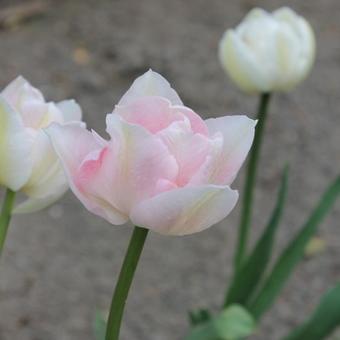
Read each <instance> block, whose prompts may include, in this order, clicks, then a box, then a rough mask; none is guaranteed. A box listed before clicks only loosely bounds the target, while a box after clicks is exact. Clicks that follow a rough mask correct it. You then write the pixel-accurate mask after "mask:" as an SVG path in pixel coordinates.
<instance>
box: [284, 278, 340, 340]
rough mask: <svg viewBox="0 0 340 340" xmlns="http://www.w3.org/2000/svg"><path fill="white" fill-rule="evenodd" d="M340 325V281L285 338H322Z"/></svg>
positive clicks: (286, 339)
mask: <svg viewBox="0 0 340 340" xmlns="http://www.w3.org/2000/svg"><path fill="white" fill-rule="evenodd" d="M338 325H340V283H338V284H337V285H336V286H335V287H333V288H332V289H330V290H329V291H328V292H327V293H326V294H324V296H323V297H322V298H321V301H320V303H319V305H318V307H317V308H316V309H315V311H314V312H313V314H312V315H311V316H310V317H309V319H308V320H307V321H305V322H304V323H303V324H302V325H301V326H299V327H298V328H297V329H295V330H294V331H293V332H292V333H291V334H289V335H288V336H287V337H286V338H284V340H304V339H308V340H321V339H324V338H325V337H326V336H328V335H329V334H331V333H332V331H333V330H334V329H335V328H336V327H337V326H338Z"/></svg>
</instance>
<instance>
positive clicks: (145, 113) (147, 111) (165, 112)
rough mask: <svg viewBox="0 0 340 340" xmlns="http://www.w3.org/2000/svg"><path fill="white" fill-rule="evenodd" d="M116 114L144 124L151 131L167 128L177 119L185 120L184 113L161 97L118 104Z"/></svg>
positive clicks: (126, 119) (129, 121)
mask: <svg viewBox="0 0 340 340" xmlns="http://www.w3.org/2000/svg"><path fill="white" fill-rule="evenodd" d="M114 114H118V115H119V116H121V117H122V118H123V119H124V120H125V121H126V122H128V123H131V124H136V125H140V126H143V127H144V128H145V129H147V130H148V131H149V132H151V133H157V132H158V131H160V130H162V129H165V128H166V127H167V126H168V125H169V124H171V123H172V122H174V121H177V120H183V119H184V117H183V115H182V114H179V113H177V114H176V113H175V112H173V110H172V108H171V103H170V102H169V101H168V100H167V99H165V98H161V97H142V98H138V99H136V100H135V101H134V102H132V103H130V104H128V105H126V106H116V108H115V111H114Z"/></svg>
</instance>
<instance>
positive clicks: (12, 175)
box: [0, 96, 32, 191]
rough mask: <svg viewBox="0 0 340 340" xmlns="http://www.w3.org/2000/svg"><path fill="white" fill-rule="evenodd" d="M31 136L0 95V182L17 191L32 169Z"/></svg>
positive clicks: (16, 114) (17, 115)
mask: <svg viewBox="0 0 340 340" xmlns="http://www.w3.org/2000/svg"><path fill="white" fill-rule="evenodd" d="M31 145H32V137H31V136H30V134H29V132H28V131H27V130H26V129H25V127H24V125H23V122H22V120H21V117H20V116H19V114H18V113H17V112H16V111H14V110H13V109H12V107H11V106H10V105H9V104H8V103H7V101H6V100H5V99H4V98H3V97H2V96H0V184H2V185H4V186H6V187H8V188H10V189H12V190H14V191H17V190H19V189H20V188H21V187H22V186H23V185H24V184H25V183H26V181H27V180H28V178H29V176H30V174H31V171H32V161H31V155H30V153H31Z"/></svg>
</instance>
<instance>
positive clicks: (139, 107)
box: [47, 70, 256, 235]
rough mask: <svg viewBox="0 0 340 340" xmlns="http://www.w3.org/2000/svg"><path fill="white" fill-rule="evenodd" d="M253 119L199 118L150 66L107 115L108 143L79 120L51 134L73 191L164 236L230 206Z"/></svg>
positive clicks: (202, 225) (189, 229)
mask: <svg viewBox="0 0 340 340" xmlns="http://www.w3.org/2000/svg"><path fill="white" fill-rule="evenodd" d="M255 123H256V122H255V121H254V120H251V119H249V118H247V117H246V116H227V117H221V118H216V119H207V120H206V121H203V120H202V119H201V118H200V117H199V116H198V115H197V114H196V113H195V112H194V111H192V110H191V109H189V108H187V107H185V106H184V105H183V103H182V101H181V99H180V98H179V96H178V94H177V93H176V92H175V91H174V90H173V89H172V88H171V87H170V84H169V83H168V82H167V81H166V80H165V79H164V78H163V77H162V76H161V75H159V74H158V73H156V72H152V71H151V70H150V71H148V72H146V73H145V74H144V75H142V76H141V77H139V78H138V79H136V80H135V82H134V83H133V84H132V86H131V88H130V89H129V90H128V91H127V93H126V94H125V95H124V96H123V98H122V99H121V100H120V102H119V103H118V105H117V106H116V107H115V109H114V111H113V113H112V114H108V115H107V117H106V124H107V132H108V134H109V135H110V140H109V141H107V140H105V139H103V138H101V137H100V136H98V135H97V134H96V133H95V132H94V131H92V132H90V131H88V130H86V129H85V127H84V125H81V124H79V123H78V124H77V123H69V124H64V125H60V124H52V125H51V126H50V127H49V128H48V129H47V133H48V134H49V135H50V137H51V140H52V142H53V145H54V147H55V150H56V151H57V153H58V155H59V157H60V159H61V160H62V163H63V165H64V168H65V171H66V173H67V176H68V179H69V183H70V186H71V189H72V190H73V192H74V193H75V194H76V196H77V197H78V198H79V199H80V201H81V202H82V203H83V204H84V205H85V207H86V208H87V209H88V210H90V211H91V212H93V213H95V214H97V215H99V216H101V217H103V218H105V219H106V220H107V221H109V222H110V223H112V224H123V223H125V222H127V221H128V220H131V221H132V223H134V224H135V225H138V226H142V227H145V228H149V229H151V230H154V231H157V232H159V233H162V234H171V235H185V234H191V233H195V232H198V231H201V230H203V229H206V228H208V227H210V226H211V225H213V224H215V223H217V222H219V221H221V220H222V219H223V218H224V217H226V216H227V215H228V214H229V213H230V211H231V210H232V209H233V208H234V206H235V204H236V201H237V199H238V193H237V191H234V190H232V189H230V187H229V186H230V184H231V183H232V181H233V180H234V178H235V176H236V174H237V172H238V170H239V169H240V167H241V165H242V163H243V161H244V159H245V158H246V155H247V153H248V151H249V148H250V146H251V144H252V141H253V137H254V128H255Z"/></svg>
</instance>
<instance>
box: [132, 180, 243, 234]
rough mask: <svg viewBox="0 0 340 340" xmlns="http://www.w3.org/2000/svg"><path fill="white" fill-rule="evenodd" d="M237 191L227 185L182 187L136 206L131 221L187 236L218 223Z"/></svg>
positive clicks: (157, 230)
mask: <svg viewBox="0 0 340 340" xmlns="http://www.w3.org/2000/svg"><path fill="white" fill-rule="evenodd" d="M237 199H238V193H237V191H234V190H231V189H230V188H229V187H226V186H215V185H207V186H200V187H184V188H179V189H175V190H171V191H167V192H164V193H161V194H159V195H157V196H155V197H153V198H151V199H149V200H146V201H143V202H141V203H140V204H138V205H137V206H136V207H134V209H133V210H132V212H131V215H130V219H131V221H132V222H133V223H134V224H135V225H138V226H141V227H145V228H148V229H151V230H153V231H156V232H158V233H161V234H166V235H187V234H192V233H196V232H199V231H202V230H204V229H207V228H209V227H210V226H212V225H214V224H216V223H218V222H220V221H221V220H222V219H223V218H225V217H226V216H227V215H228V214H229V213H230V212H231V210H232V209H233V208H234V206H235V204H236V202H237Z"/></svg>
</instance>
